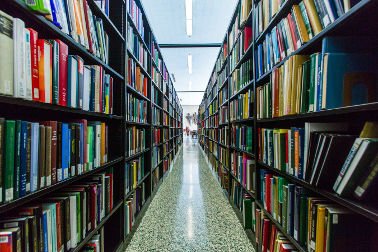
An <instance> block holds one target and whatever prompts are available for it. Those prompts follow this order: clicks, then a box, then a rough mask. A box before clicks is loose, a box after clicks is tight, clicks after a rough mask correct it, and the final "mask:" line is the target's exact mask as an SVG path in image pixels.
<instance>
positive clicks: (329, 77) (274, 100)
mask: <svg viewBox="0 0 378 252" xmlns="http://www.w3.org/2000/svg"><path fill="white" fill-rule="evenodd" d="M358 40H359V41H360V42H359V46H358V47H357V46H356V47H351V46H349V43H354V42H355V41H357V40H356V39H354V38H348V37H344V38H341V37H326V38H324V39H323V42H322V43H323V47H322V52H321V53H314V54H312V55H310V56H307V55H294V56H292V57H290V58H289V59H288V60H287V61H286V62H285V64H284V65H282V66H281V67H279V68H276V69H275V70H274V71H273V73H272V75H271V82H270V83H268V84H267V85H269V87H267V90H265V91H263V92H261V89H263V88H259V89H257V90H259V93H258V94H259V95H258V99H259V102H258V104H257V106H258V108H259V109H258V112H259V117H260V118H267V117H278V116H284V115H289V114H297V113H307V112H316V111H320V110H324V109H333V108H339V107H343V106H350V105H357V104H364V103H369V102H375V101H377V98H376V91H375V82H374V81H373V80H372V79H371V78H375V77H373V76H376V75H377V71H376V67H377V66H378V62H377V60H376V59H375V57H374V56H372V55H371V54H368V53H363V52H360V51H365V50H366V48H370V47H369V42H368V39H363V38H358ZM357 63H358V64H357ZM335 66H337V69H338V71H333V68H332V69H331V67H335ZM354 78H355V79H354ZM356 79H358V80H359V81H354V80H356ZM360 81H361V82H362V83H363V85H362V86H361V87H360V91H358V92H357V91H355V92H353V91H352V89H353V90H354V89H355V87H356V86H357V85H358V84H357V83H361V82H360Z"/></svg>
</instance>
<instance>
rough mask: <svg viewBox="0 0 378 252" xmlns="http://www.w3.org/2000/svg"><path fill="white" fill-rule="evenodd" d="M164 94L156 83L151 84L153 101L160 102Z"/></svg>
mask: <svg viewBox="0 0 378 252" xmlns="http://www.w3.org/2000/svg"><path fill="white" fill-rule="evenodd" d="M162 96H163V95H162V94H161V92H160V91H159V89H158V88H157V87H156V86H155V85H151V102H153V103H155V104H160V101H161V97H162Z"/></svg>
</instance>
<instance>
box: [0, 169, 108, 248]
mask: <svg viewBox="0 0 378 252" xmlns="http://www.w3.org/2000/svg"><path fill="white" fill-rule="evenodd" d="M110 170H112V169H110ZM113 201H114V199H113V172H112V171H110V172H109V173H105V172H104V173H99V174H96V175H91V176H90V177H88V178H86V180H84V181H81V182H77V183H75V184H73V185H70V186H68V187H65V188H63V189H60V190H59V191H57V192H54V193H52V194H50V195H49V196H46V197H43V198H40V199H38V200H35V201H33V202H31V203H28V204H27V205H25V206H22V207H20V208H16V209H14V210H13V211H12V212H11V213H7V214H5V215H2V218H1V220H0V237H1V242H0V250H1V251H70V250H71V249H74V248H75V247H76V246H77V245H78V244H79V243H80V242H81V241H82V240H83V239H85V237H86V236H87V235H88V234H89V232H91V231H92V230H93V229H95V228H96V227H97V225H98V224H99V223H100V222H101V220H102V219H103V218H104V217H105V216H106V215H107V214H109V213H110V211H111V210H112V209H113Z"/></svg>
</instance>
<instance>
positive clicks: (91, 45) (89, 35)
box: [83, 1, 94, 53]
mask: <svg viewBox="0 0 378 252" xmlns="http://www.w3.org/2000/svg"><path fill="white" fill-rule="evenodd" d="M88 8H89V6H88V3H87V1H83V9H84V17H85V24H86V29H87V34H88V45H89V52H91V53H93V51H94V50H93V44H92V35H91V28H90V26H89V24H90V22H89V18H92V17H89V14H88Z"/></svg>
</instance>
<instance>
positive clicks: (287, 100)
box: [283, 57, 293, 115]
mask: <svg viewBox="0 0 378 252" xmlns="http://www.w3.org/2000/svg"><path fill="white" fill-rule="evenodd" d="M292 67H293V57H290V58H289V59H288V60H287V61H286V62H285V80H284V85H283V86H284V90H285V93H284V115H288V114H289V111H290V110H291V106H290V104H291V79H292V78H291V77H292V74H293V70H292Z"/></svg>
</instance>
